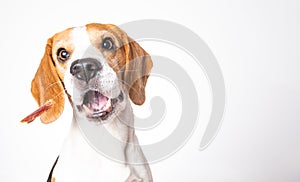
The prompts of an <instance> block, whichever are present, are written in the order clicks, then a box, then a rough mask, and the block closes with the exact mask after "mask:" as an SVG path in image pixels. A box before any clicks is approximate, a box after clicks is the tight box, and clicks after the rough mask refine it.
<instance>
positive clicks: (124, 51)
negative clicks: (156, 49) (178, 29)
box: [31, 23, 152, 123]
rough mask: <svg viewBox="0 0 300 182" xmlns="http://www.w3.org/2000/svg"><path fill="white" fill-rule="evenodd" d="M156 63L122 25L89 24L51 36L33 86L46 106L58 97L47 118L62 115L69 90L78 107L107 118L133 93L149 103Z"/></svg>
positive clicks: (137, 101)
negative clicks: (149, 85) (147, 88)
mask: <svg viewBox="0 0 300 182" xmlns="http://www.w3.org/2000/svg"><path fill="white" fill-rule="evenodd" d="M151 68H152V61H151V58H150V56H149V55H148V54H147V52H146V51H145V50H144V49H143V48H142V47H140V46H139V45H138V44H137V43H136V42H135V41H133V40H132V39H131V38H130V37H128V36H127V34H126V33H125V32H124V31H122V30H121V29H120V28H118V27H117V26H115V25H111V24H95V23H94V24H88V25H86V26H83V27H76V28H69V29H66V30H64V31H62V32H60V33H57V34H55V35H54V36H53V37H51V38H49V39H48V41H47V45H46V49H45V54H44V56H43V58H42V60H41V63H40V65H39V68H38V70H37V72H36V74H35V77H34V79H33V80H32V84H31V92H32V95H33V97H34V98H35V100H36V101H37V102H38V104H39V105H40V106H41V105H43V104H44V103H45V102H47V101H48V100H50V99H52V100H53V101H54V102H53V107H51V108H50V109H49V110H48V111H46V112H45V113H43V114H42V115H41V121H42V122H43V123H50V122H53V121H55V120H56V119H57V118H58V117H59V116H60V115H61V113H62V112H63V109H64V104H65V95H67V96H68V97H69V100H70V102H71V104H72V105H73V108H74V109H76V112H77V113H79V114H81V115H82V116H84V117H86V118H88V119H89V120H95V121H105V120H109V119H111V118H113V117H114V115H116V114H117V113H118V112H120V111H122V110H123V109H124V107H125V104H126V103H125V101H124V100H126V99H127V98H130V99H131V101H132V102H133V103H134V104H137V105H141V104H143V103H144V101H145V86H146V82H147V79H148V76H149V74H150V70H151ZM65 93H66V94H65Z"/></svg>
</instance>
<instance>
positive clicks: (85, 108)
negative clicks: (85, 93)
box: [82, 104, 92, 114]
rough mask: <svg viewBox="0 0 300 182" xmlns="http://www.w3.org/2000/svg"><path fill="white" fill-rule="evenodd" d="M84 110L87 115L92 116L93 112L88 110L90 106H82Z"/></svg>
mask: <svg viewBox="0 0 300 182" xmlns="http://www.w3.org/2000/svg"><path fill="white" fill-rule="evenodd" d="M82 108H83V110H84V111H85V112H86V113H87V114H92V112H91V110H90V108H88V106H86V105H84V104H83V105H82Z"/></svg>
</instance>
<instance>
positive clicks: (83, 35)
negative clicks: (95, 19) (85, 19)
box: [71, 26, 91, 59]
mask: <svg viewBox="0 0 300 182" xmlns="http://www.w3.org/2000/svg"><path fill="white" fill-rule="evenodd" d="M71 39H72V42H73V45H74V47H75V49H74V52H73V55H72V57H73V58H76V59H80V58H82V57H83V56H84V54H85V53H86V51H87V50H88V48H89V47H91V42H90V39H89V35H88V33H87V31H86V27H85V26H82V27H76V28H74V29H73V30H72V33H71Z"/></svg>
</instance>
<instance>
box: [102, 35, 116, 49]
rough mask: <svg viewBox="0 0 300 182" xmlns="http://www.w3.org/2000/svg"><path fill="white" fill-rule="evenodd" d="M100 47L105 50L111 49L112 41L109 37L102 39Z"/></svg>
mask: <svg viewBox="0 0 300 182" xmlns="http://www.w3.org/2000/svg"><path fill="white" fill-rule="evenodd" d="M102 47H103V48H104V49H106V50H112V49H114V42H113V40H112V39H111V38H109V37H107V38H105V39H103V42H102Z"/></svg>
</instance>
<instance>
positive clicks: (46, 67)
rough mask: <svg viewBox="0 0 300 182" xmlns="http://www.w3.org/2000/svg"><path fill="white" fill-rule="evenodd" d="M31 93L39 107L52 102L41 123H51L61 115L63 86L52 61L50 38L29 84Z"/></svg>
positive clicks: (63, 101)
mask: <svg viewBox="0 0 300 182" xmlns="http://www.w3.org/2000/svg"><path fill="white" fill-rule="evenodd" d="M31 93H32V95H33V97H34V98H35V100H36V101H37V103H38V105H39V106H42V105H44V104H45V102H47V101H48V100H50V99H52V100H53V106H52V107H51V108H50V109H49V110H47V111H46V112H44V113H43V114H42V115H41V117H40V119H41V121H42V122H43V123H45V124H46V123H51V122H53V121H55V120H56V119H57V118H58V117H59V116H60V115H61V113H62V111H63V109H64V103H65V99H64V86H63V83H62V80H61V79H60V78H59V75H58V73H57V70H56V69H55V63H54V61H53V59H52V38H50V39H48V41H47V45H46V50H45V54H44V57H43V58H42V60H41V63H40V65H39V68H38V70H37V72H36V74H35V76H34V78H33V80H32V82H31Z"/></svg>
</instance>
